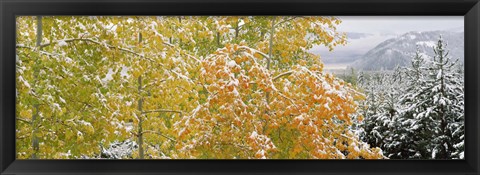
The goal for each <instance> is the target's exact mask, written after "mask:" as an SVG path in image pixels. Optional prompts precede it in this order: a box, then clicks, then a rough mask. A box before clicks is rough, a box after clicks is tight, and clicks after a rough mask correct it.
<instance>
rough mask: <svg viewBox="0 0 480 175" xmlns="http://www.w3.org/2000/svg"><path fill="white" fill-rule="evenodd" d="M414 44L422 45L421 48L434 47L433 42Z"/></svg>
mask: <svg viewBox="0 0 480 175" xmlns="http://www.w3.org/2000/svg"><path fill="white" fill-rule="evenodd" d="M415 44H417V45H422V46H427V47H435V41H418V42H417V43H415Z"/></svg>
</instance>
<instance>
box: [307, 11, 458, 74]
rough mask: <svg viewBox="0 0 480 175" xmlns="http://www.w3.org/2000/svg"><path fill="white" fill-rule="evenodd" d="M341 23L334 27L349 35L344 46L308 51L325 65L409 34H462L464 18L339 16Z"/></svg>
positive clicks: (316, 48)
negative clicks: (447, 31)
mask: <svg viewBox="0 0 480 175" xmlns="http://www.w3.org/2000/svg"><path fill="white" fill-rule="evenodd" d="M339 18H340V19H341V20H342V23H341V24H340V25H339V26H338V27H337V29H338V31H340V32H347V33H352V35H351V36H352V37H351V38H348V44H347V45H346V46H337V47H336V48H335V49H334V51H333V52H329V51H328V49H326V48H325V47H323V46H318V47H314V48H313V49H312V50H311V51H312V52H313V53H315V54H320V55H321V57H322V59H323V60H324V61H325V62H327V63H326V66H327V67H328V66H329V64H328V60H329V59H337V58H339V59H342V58H347V57H359V56H361V55H363V54H365V53H366V52H367V51H368V50H370V49H372V48H373V47H375V46H376V45H377V44H379V43H380V42H382V41H385V40H387V39H390V38H393V37H396V36H399V35H401V34H404V33H407V32H410V31H418V32H422V31H435V30H451V31H463V27H464V17H463V16H340V17H339Z"/></svg>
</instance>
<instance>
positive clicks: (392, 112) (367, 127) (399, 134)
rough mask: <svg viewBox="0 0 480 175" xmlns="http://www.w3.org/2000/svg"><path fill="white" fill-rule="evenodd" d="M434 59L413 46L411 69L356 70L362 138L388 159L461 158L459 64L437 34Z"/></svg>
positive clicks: (462, 93)
mask: <svg viewBox="0 0 480 175" xmlns="http://www.w3.org/2000/svg"><path fill="white" fill-rule="evenodd" d="M434 53H435V55H434V56H433V58H432V59H431V60H430V59H425V58H424V57H423V56H422V54H421V53H420V51H419V50H418V49H417V52H416V54H415V56H414V57H413V59H412V61H411V67H404V68H401V69H397V70H396V71H395V72H393V73H377V74H376V75H372V76H371V77H368V76H365V75H363V74H361V76H360V77H359V86H360V87H361V88H363V89H364V93H365V95H366V100H365V101H364V102H363V104H362V106H363V108H362V110H361V114H362V115H363V116H365V120H364V122H363V123H362V125H361V127H362V129H363V131H364V132H363V134H362V138H363V139H364V140H365V141H367V142H368V143H369V144H371V145H372V146H378V147H380V148H381V149H382V150H383V152H384V154H385V156H387V157H389V158H393V159H405V158H418V159H452V158H453V159H458V158H459V159H462V158H463V157H464V156H463V154H464V153H463V152H464V80H463V66H461V65H458V63H457V62H456V61H453V60H452V59H451V58H450V57H449V56H448V51H446V49H445V43H444V41H443V40H442V38H441V37H440V40H439V41H438V43H437V45H436V46H435V47H434Z"/></svg>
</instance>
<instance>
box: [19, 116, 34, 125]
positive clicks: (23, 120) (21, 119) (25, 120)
mask: <svg viewBox="0 0 480 175" xmlns="http://www.w3.org/2000/svg"><path fill="white" fill-rule="evenodd" d="M17 120H18V121H22V122H25V123H28V124H30V123H32V122H31V121H29V120H27V119H23V118H20V117H17Z"/></svg>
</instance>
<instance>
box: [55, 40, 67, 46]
mask: <svg viewBox="0 0 480 175" xmlns="http://www.w3.org/2000/svg"><path fill="white" fill-rule="evenodd" d="M57 45H58V46H60V47H64V46H68V44H67V42H65V40H60V41H58V43H57Z"/></svg>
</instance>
